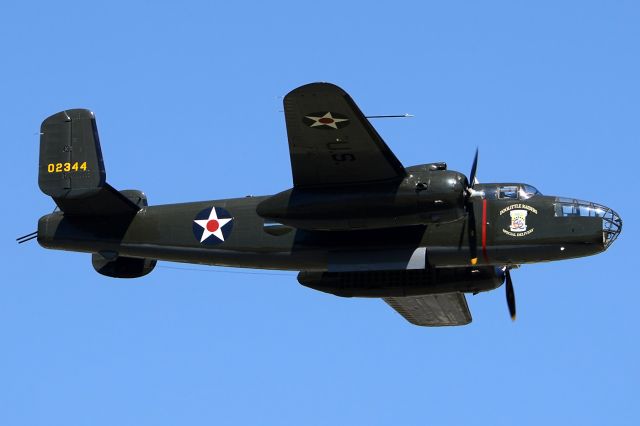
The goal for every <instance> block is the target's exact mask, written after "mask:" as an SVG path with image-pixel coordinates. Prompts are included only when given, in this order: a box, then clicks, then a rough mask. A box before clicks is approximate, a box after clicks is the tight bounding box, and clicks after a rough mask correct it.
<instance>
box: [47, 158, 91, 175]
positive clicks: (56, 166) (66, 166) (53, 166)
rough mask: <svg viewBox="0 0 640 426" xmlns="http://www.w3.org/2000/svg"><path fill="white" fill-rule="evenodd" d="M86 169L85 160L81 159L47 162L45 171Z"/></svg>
mask: <svg viewBox="0 0 640 426" xmlns="http://www.w3.org/2000/svg"><path fill="white" fill-rule="evenodd" d="M86 170H87V162H86V161H83V162H82V163H79V162H77V161H76V162H75V163H49V164H47V172H48V173H62V172H77V171H83V172H84V171H86Z"/></svg>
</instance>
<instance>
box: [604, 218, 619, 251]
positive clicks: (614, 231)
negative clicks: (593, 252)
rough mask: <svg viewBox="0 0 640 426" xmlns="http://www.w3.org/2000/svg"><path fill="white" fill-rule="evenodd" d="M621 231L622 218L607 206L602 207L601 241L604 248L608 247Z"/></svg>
mask: <svg viewBox="0 0 640 426" xmlns="http://www.w3.org/2000/svg"><path fill="white" fill-rule="evenodd" d="M620 231H622V219H621V218H620V215H618V213H616V212H614V211H613V210H611V209H610V208H608V207H605V208H604V214H603V215H602V242H603V243H604V249H605V250H606V249H608V248H609V246H610V245H611V244H613V242H614V241H615V240H616V238H618V235H620Z"/></svg>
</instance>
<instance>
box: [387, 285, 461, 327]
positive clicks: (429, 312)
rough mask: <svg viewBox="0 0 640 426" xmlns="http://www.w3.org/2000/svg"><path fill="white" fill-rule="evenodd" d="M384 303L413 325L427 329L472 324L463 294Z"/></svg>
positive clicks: (417, 297)
mask: <svg viewBox="0 0 640 426" xmlns="http://www.w3.org/2000/svg"><path fill="white" fill-rule="evenodd" d="M384 301H385V302H387V303H388V304H389V306H391V307H392V308H393V309H395V310H396V311H397V312H398V313H399V314H400V315H402V316H403V317H404V318H405V319H406V320H407V321H409V322H410V323H411V324H415V325H422V326H427V327H437V326H445V325H465V324H469V323H470V322H471V312H469V307H468V306H467V299H466V298H465V297H464V294H462V293H458V292H456V293H442V294H430V295H426V296H410V297H385V298H384Z"/></svg>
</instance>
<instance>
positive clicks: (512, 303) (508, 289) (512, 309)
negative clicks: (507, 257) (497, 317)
mask: <svg viewBox="0 0 640 426" xmlns="http://www.w3.org/2000/svg"><path fill="white" fill-rule="evenodd" d="M510 270H511V268H509V267H506V268H505V270H504V275H505V278H506V283H505V293H506V295H507V306H508V307H509V315H511V320H512V321H515V320H516V294H515V292H514V291H513V281H511V272H509V271H510Z"/></svg>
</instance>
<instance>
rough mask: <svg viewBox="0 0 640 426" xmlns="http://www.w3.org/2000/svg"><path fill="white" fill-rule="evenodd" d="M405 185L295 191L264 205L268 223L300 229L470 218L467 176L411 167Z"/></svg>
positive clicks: (261, 211) (377, 226) (261, 212)
mask: <svg viewBox="0 0 640 426" xmlns="http://www.w3.org/2000/svg"><path fill="white" fill-rule="evenodd" d="M406 173H407V175H406V176H405V178H404V179H403V180H402V181H396V182H383V183H372V184H366V185H352V186H336V187H327V188H297V187H295V188H292V189H289V190H287V191H284V192H281V193H279V194H276V195H274V196H273V197H270V198H268V199H266V200H264V201H263V202H262V203H260V204H259V205H258V208H257V213H258V214H259V215H260V216H262V217H263V218H265V219H267V220H269V221H271V222H277V223H281V224H283V225H287V226H291V227H294V228H300V229H309V230H331V231H334V230H353V229H380V228H390V227H398V226H411V225H425V224H429V223H445V222H452V221H454V220H457V219H460V218H461V217H463V216H464V215H465V209H464V200H465V186H466V185H465V182H466V178H465V177H464V175H462V174H461V173H458V172H454V171H450V170H443V169H441V168H435V167H431V166H430V165H424V166H416V167H410V168H408V169H406Z"/></svg>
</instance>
